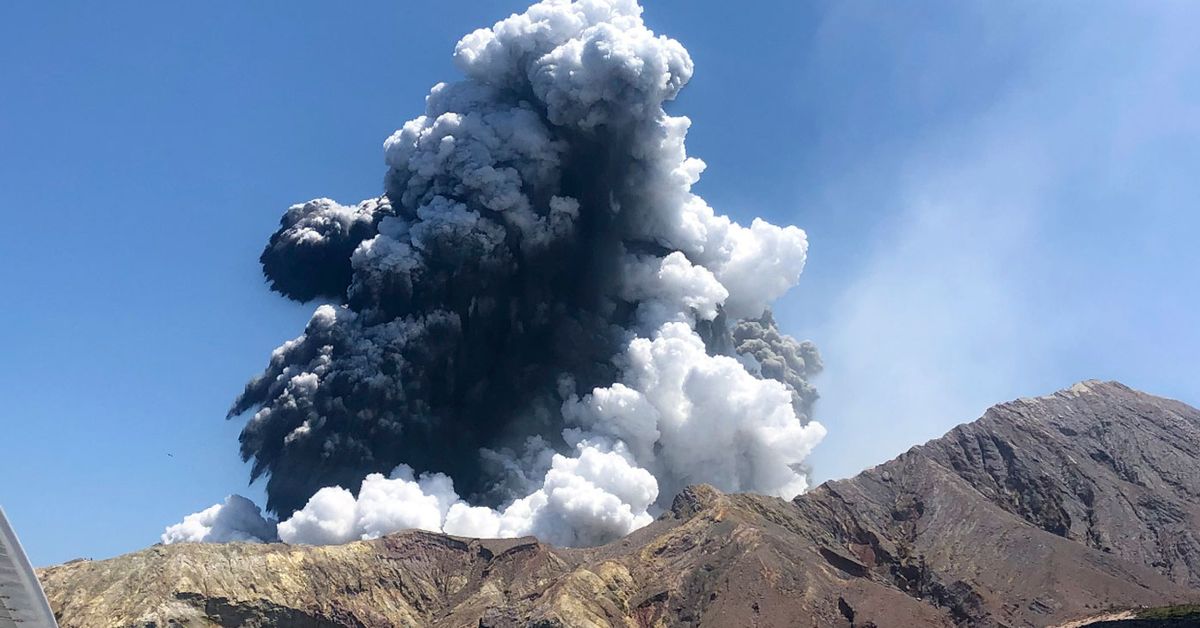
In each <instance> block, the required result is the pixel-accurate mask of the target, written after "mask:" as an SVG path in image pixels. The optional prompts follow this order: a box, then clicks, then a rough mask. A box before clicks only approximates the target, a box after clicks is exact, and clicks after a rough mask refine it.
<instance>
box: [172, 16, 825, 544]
mask: <svg viewBox="0 0 1200 628" xmlns="http://www.w3.org/2000/svg"><path fill="white" fill-rule="evenodd" d="M641 13H642V9H641V7H640V6H639V5H638V4H637V2H636V1H635V0H578V1H576V2H568V1H566V0H545V1H543V2H540V3H538V4H535V5H534V6H532V7H530V8H529V9H528V10H527V11H526V12H525V13H523V14H520V15H513V16H511V17H509V18H507V19H505V20H503V21H501V22H498V23H497V24H495V25H494V26H493V27H492V28H490V29H481V30H477V31H475V32H474V33H471V34H470V35H467V36H466V37H464V38H463V39H462V40H461V41H460V42H459V43H458V45H457V47H456V49H455V53H454V58H455V61H456V62H457V65H458V67H459V68H460V69H461V71H462V72H463V74H464V75H465V77H466V78H465V79H464V80H462V81H459V82H457V83H450V84H446V83H443V84H439V85H436V86H434V88H433V90H432V91H431V93H430V94H429V96H428V98H427V99H426V103H425V113H424V114H423V115H421V116H419V117H417V118H415V119H413V120H410V121H409V122H407V123H406V124H404V126H403V127H402V128H401V129H399V130H398V131H396V132H395V133H394V134H393V135H392V136H391V137H389V138H388V139H387V141H386V142H385V143H384V154H385V160H386V164H387V168H388V169H387V173H386V176H385V194H384V195H383V196H382V197H380V198H375V199H371V200H367V201H364V202H362V203H360V204H358V205H356V206H344V205H340V204H338V203H336V202H334V201H331V200H328V199H317V200H313V201H309V202H307V203H303V204H299V205H295V206H293V207H291V208H290V209H289V210H288V211H287V213H286V214H285V215H284V217H283V219H282V221H281V224H280V228H279V230H278V231H277V232H276V233H275V234H274V235H273V236H272V237H271V240H270V243H269V244H268V246H267V248H266V250H265V251H264V252H263V254H262V258H261V261H262V264H263V270H264V272H265V274H266V276H267V279H268V280H269V282H270V285H271V288H272V289H274V290H275V291H277V292H279V293H280V294H282V295H284V296H285V297H288V298H291V299H295V300H297V301H303V302H306V301H310V300H313V299H321V300H322V301H324V302H325V303H324V304H322V305H320V306H319V307H317V309H316V312H315V313H314V314H313V316H312V319H311V320H310V321H309V323H308V325H307V327H306V328H305V330H304V333H303V334H301V335H300V336H299V337H297V338H296V339H294V340H291V341H288V342H286V343H284V344H283V346H281V347H279V348H278V349H276V350H275V351H274V353H273V354H272V356H271V359H270V362H269V364H268V365H267V367H266V369H265V370H264V371H263V373H262V374H260V375H259V376H257V377H255V378H254V379H253V380H251V381H250V382H249V383H248V384H247V385H246V388H245V390H244V391H243V392H242V394H241V395H240V396H239V397H238V398H237V400H236V401H235V402H234V404H233V408H232V410H231V411H230V416H231V417H232V416H237V415H241V414H243V413H246V412H250V411H253V412H254V413H253V415H252V416H251V417H250V419H249V420H248V422H247V423H246V426H245V428H244V430H243V432H242V435H241V453H242V456H243V457H244V458H245V459H246V460H252V461H253V470H252V479H257V478H259V477H263V476H265V477H266V478H267V495H268V502H267V508H268V510H270V511H272V512H273V513H275V514H276V515H278V516H279V517H280V519H281V520H282V523H280V524H279V526H278V534H279V537H280V538H281V539H282V540H284V541H288V542H304V543H337V542H345V541H348V540H352V539H357V538H370V537H374V536H379V535H381V534H386V533H387V532H390V531H394V530H397V529H401V528H407V527H419V528H425V529H431V530H442V531H445V532H448V533H452V534H461V535H470V536H486V537H494V536H517V535H525V534H535V535H538V536H539V537H541V538H543V539H545V540H547V541H549V542H552V543H557V544H562V545H593V544H598V543H603V542H606V541H609V540H612V539H614V538H617V537H619V536H621V535H624V534H626V533H628V532H630V531H632V530H633V529H635V528H637V527H639V526H641V525H645V524H646V523H648V522H649V521H650V520H651V519H652V517H653V515H654V514H655V513H656V512H657V511H658V510H659V509H661V508H662V506H663V505H664V504H666V503H669V501H670V499H671V498H672V497H673V495H674V494H675V492H676V491H678V490H680V489H682V488H683V487H684V486H685V485H687V484H690V483H697V482H708V483H711V484H714V485H716V486H717V487H719V488H721V489H725V490H731V491H739V490H740V491H755V492H760V493H767V494H773V495H779V496H782V497H785V498H790V497H792V496H794V495H796V494H798V493H800V492H801V491H803V490H804V489H805V488H806V487H807V477H806V472H805V467H804V465H803V461H804V459H805V457H806V456H807V455H808V453H809V452H810V450H811V449H812V447H813V446H814V445H815V444H816V443H817V442H818V441H819V440H820V439H821V438H822V436H823V435H824V432H825V430H824V428H823V427H822V426H821V425H820V424H818V423H816V422H812V421H810V419H809V414H810V411H811V407H812V404H813V401H814V400H815V399H816V393H815V391H814V389H813V388H812V387H811V386H810V385H809V383H808V379H809V377H811V376H812V375H813V374H814V373H816V372H817V371H819V370H820V359H819V357H818V356H817V352H816V349H815V348H814V347H813V346H812V345H811V344H810V343H798V342H796V341H795V340H793V339H792V338H790V337H788V336H786V335H783V334H781V333H780V331H779V329H778V328H777V326H776V324H775V321H774V319H773V318H772V317H771V314H770V311H769V309H768V306H769V304H770V303H771V302H772V301H773V300H774V299H776V298H777V297H779V296H780V295H781V294H783V293H784V292H785V291H787V290H788V289H789V288H791V287H792V286H793V285H794V284H795V283H796V281H797V280H798V278H799V275H800V272H801V270H802V268H803V266H804V261H805V254H806V250H807V241H806V238H805V234H804V232H803V231H801V230H800V229H798V228H796V227H790V226H789V227H777V226H774V225H771V224H768V223H767V222H765V221H762V220H758V219H755V220H754V221H753V222H752V224H751V225H750V226H748V227H747V226H742V225H739V224H737V223H735V222H733V221H731V220H730V219H729V218H727V217H725V216H722V215H719V214H717V213H716V212H715V211H714V210H713V209H712V208H711V207H709V206H708V205H707V204H706V203H705V202H704V200H703V199H702V198H700V197H699V196H697V195H695V194H693V193H692V192H691V188H692V186H693V185H694V184H695V183H696V181H697V180H698V179H699V176H700V173H701V171H702V170H703V169H704V164H703V162H701V161H700V160H698V159H695V158H690V157H688V156H687V154H686V151H685V148H684V138H685V135H686V133H687V129H688V126H689V124H690V121H689V120H688V119H687V118H684V117H676V116H670V115H668V114H667V113H666V112H665V111H664V110H663V104H664V103H665V102H667V101H670V100H672V99H673V98H675V96H676V94H677V93H678V92H679V90H680V89H681V88H682V87H683V86H684V85H685V84H686V83H687V82H688V80H689V79H690V78H691V76H692V61H691V59H690V58H689V56H688V53H687V51H686V50H685V49H684V48H683V46H681V45H680V44H679V43H678V42H676V41H674V40H672V39H669V38H667V37H663V36H656V35H655V34H654V33H653V32H651V31H650V30H649V29H648V28H647V27H646V26H645V24H644V23H643V21H642V18H641ZM238 505H239V507H240V508H241V509H242V511H243V513H242V514H244V510H245V505H244V504H240V502H239V503H238ZM210 510H212V509H210ZM205 512H208V511H205ZM198 514H199V513H198ZM218 514H219V513H215V512H214V513H211V514H210V515H209V516H208V517H207V519H206V521H207V520H210V519H211V520H216V519H219V517H218ZM255 514H257V511H256V512H255ZM193 516H195V515H193ZM228 519H234V520H239V521H241V520H243V518H241V517H230V518H228ZM259 519H260V520H261V517H259ZM193 523H194V524H195V525H193V526H192V527H191V528H187V527H185V528H179V529H178V530H176V528H172V530H176V531H175V533H170V532H169V534H170V536H171V540H202V539H198V538H194V536H195V535H191V536H189V535H188V534H187V531H188V530H189V529H193V528H194V529H199V530H201V531H203V529H204V526H202V525H200V524H199V521H194V522H193ZM251 523H252V524H253V525H252V526H251V527H256V528H257V529H261V528H262V526H261V525H260V524H259V521H257V520H254V521H251ZM177 527H178V526H177ZM209 534H211V533H209ZM223 535H224V536H223V538H225V537H228V533H223ZM251 536H258V537H259V538H261V537H262V536H264V534H262V533H253V534H251ZM166 540H168V539H167V535H164V541H166Z"/></svg>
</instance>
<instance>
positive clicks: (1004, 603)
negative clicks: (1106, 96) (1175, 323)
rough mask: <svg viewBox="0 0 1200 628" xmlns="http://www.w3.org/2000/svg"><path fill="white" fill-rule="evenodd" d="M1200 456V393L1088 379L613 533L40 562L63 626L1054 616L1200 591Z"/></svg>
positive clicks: (957, 620)
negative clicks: (890, 450)
mask: <svg viewBox="0 0 1200 628" xmlns="http://www.w3.org/2000/svg"><path fill="white" fill-rule="evenodd" d="M1197 460H1200V411H1197V410H1195V409H1193V408H1190V407H1188V406H1186V405H1183V404H1181V403H1178V402H1175V401H1170V400H1166V399H1161V398H1157V397H1153V396H1150V395H1146V394H1143V393H1139V392H1136V391H1133V390H1131V389H1129V388H1126V387H1124V386H1122V385H1120V384H1116V383H1100V382H1086V383H1083V384H1077V385H1076V386H1074V387H1072V388H1071V389H1069V390H1065V391H1062V392H1059V393H1056V394H1054V395H1050V396H1047V397H1040V398H1037V399H1023V400H1018V401H1014V402H1010V403H1006V404H1002V405H999V406H996V407H994V408H992V409H990V410H989V411H988V412H987V413H986V414H985V415H984V416H983V417H982V418H980V419H979V420H977V421H975V422H974V423H970V424H967V425H962V426H959V427H957V428H955V429H954V430H952V431H951V432H950V433H948V434H947V435H946V436H944V437H942V438H940V439H937V440H934V441H931V442H929V443H927V444H925V445H922V446H919V447H915V448H913V449H912V450H910V451H909V452H907V453H905V454H903V455H901V456H900V457H899V458H897V459H895V460H893V461H891V462H888V463H885V464H882V465H880V466H878V467H875V468H873V469H870V470H868V471H865V472H864V473H862V474H860V475H858V476H857V477H855V478H853V479H850V480H843V481H837V482H830V483H827V484H824V485H822V486H820V487H817V488H816V489H814V490H813V491H811V492H809V493H808V494H806V495H804V496H801V497H799V498H797V499H796V500H794V501H792V502H787V501H783V500H779V499H774V498H768V497H762V496H756V495H725V494H721V493H719V492H717V491H716V490H714V489H712V488H710V487H705V486H697V487H692V488H690V489H688V490H687V491H685V492H684V493H683V494H681V495H679V496H678V497H677V498H676V499H675V503H674V505H673V507H672V509H671V510H670V511H669V512H667V513H665V514H664V515H663V516H662V517H661V518H660V519H659V520H658V521H656V522H655V523H654V524H652V525H650V526H648V527H647V528H643V529H642V530H639V531H638V532H636V533H634V534H633V535H630V536H629V537H627V538H625V539H622V540H620V541H617V542H615V543H612V544H610V545H607V546H604V547H600V548H592V549H558V548H553V547H550V546H547V545H544V544H541V543H538V542H537V541H536V540H534V539H516V540H473V539H460V538H454V537H448V536H445V535H440V534H431V533H425V532H415V531H414V532H405V533H401V534H396V535H392V536H389V537H385V538H382V539H378V540H374V541H365V542H359V543H353V544H349V545H343V546H336V547H292V546H287V545H281V544H276V545H241V544H233V545H186V544H185V545H174V546H169V547H161V546H158V547H153V548H150V549H147V550H145V551H142V552H137V553H134V554H129V555H126V556H121V557H118V558H114V559H111V560H105V561H97V562H76V563H72V564H67V565H62V566H58V567H51V568H49V569H46V570H43V571H42V573H41V574H40V575H41V577H42V580H43V582H44V584H45V588H46V591H47V594H48V595H49V598H50V601H51V605H52V606H53V608H54V610H55V612H56V613H57V614H58V616H59V618H60V622H61V624H62V626H64V628H72V627H76V626H79V627H83V626H87V627H95V626H144V627H149V626H154V627H163V626H180V625H182V626H311V627H327V626H329V627H333V626H361V627H366V626H472V627H475V626H479V627H495V628H500V627H508V626H539V627H553V626H692V625H697V626H872V625H874V626H878V627H881V628H882V627H886V626H955V625H980V626H992V625H995V626H1001V625H1003V626H1052V625H1060V624H1066V623H1068V622H1071V621H1073V620H1079V619H1080V618H1084V617H1089V616H1096V615H1099V614H1101V612H1102V611H1104V610H1106V609H1111V608H1128V607H1138V606H1165V605H1169V604H1180V603H1186V602H1196V601H1200V537H1198V532H1197V531H1198V530H1200V465H1198V464H1197ZM1076 625H1078V623H1076Z"/></svg>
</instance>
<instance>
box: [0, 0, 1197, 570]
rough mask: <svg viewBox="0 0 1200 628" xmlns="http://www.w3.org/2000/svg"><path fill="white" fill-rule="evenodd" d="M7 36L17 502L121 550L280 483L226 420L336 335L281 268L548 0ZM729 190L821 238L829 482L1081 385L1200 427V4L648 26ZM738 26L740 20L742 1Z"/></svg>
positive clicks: (29, 512) (50, 22) (130, 12)
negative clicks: (270, 286) (467, 47)
mask: <svg viewBox="0 0 1200 628" xmlns="http://www.w3.org/2000/svg"><path fill="white" fill-rule="evenodd" d="M279 6H280V5H278V4H274V3H265V2H262V3H244V2H231V1H227V2H216V3H204V4H203V5H200V4H192V5H186V4H183V5H181V4H174V3H172V4H171V5H170V6H168V5H167V4H163V3H135V2H131V1H130V2H108V3H89V2H82V1H79V2H61V3H20V4H17V3H7V4H5V5H4V6H3V8H0V60H2V63H0V85H3V86H4V95H3V96H2V97H0V147H3V149H4V153H3V160H4V167H3V168H0V191H2V192H3V198H4V201H5V204H6V205H5V209H4V210H3V223H2V224H3V228H2V229H0V286H3V287H4V288H5V289H6V293H7V295H8V299H7V303H6V304H5V306H4V307H3V308H0V347H3V349H2V353H0V356H2V358H0V400H2V401H3V403H2V404H0V434H2V436H0V438H2V439H3V441H2V442H3V443H4V445H5V447H4V454H3V455H2V456H0V477H2V478H4V482H3V483H0V486H2V488H0V504H3V506H4V507H5V509H6V510H7V511H8V513H9V515H10V517H11V518H12V519H13V520H14V522H15V524H16V525H17V528H18V530H19V531H20V532H21V534H22V537H23V540H24V542H25V545H26V546H27V549H28V550H29V552H30V554H31V557H32V559H33V561H34V562H35V563H37V564H50V563H55V562H60V561H63V560H68V559H71V558H75V557H95V558H100V557H105V556H110V555H114V554H117V553H121V552H125V551H129V550H133V549H137V548H140V547H143V546H145V545H147V544H149V543H152V542H154V541H155V540H157V537H158V534H159V533H160V532H161V531H162V528H163V527H164V526H165V525H167V524H170V523H173V522H175V521H178V520H179V518H180V517H181V516H182V515H184V514H186V513H190V512H193V511H196V510H198V509H200V508H203V507H205V506H208V505H210V504H212V503H214V502H216V501H219V500H220V499H221V498H222V497H224V496H225V495H226V494H228V493H230V492H234V491H237V492H241V493H243V494H246V495H248V496H250V497H251V498H255V499H259V498H260V490H259V489H258V488H257V487H252V488H247V487H246V486H245V485H246V478H247V470H246V468H245V466H243V465H242V464H241V462H240V461H239V459H238V457H237V444H236V439H237V434H238V432H239V431H240V427H241V423H240V422H239V421H232V422H227V421H225V420H223V416H224V414H225V411H226V409H227V408H228V405H229V403H230V402H231V401H232V399H233V397H234V396H235V395H236V393H237V392H239V390H240V388H241V386H242V384H243V383H244V381H245V380H246V378H247V377H249V376H250V375H252V374H254V373H257V372H258V371H259V370H260V369H261V367H262V366H263V364H264V363H265V361H266V359H267V356H268V355H269V352H270V351H271V349H273V348H274V347H275V346H276V345H278V344H279V343H280V342H281V341H282V340H284V339H287V338H290V337H293V336H295V335H296V334H297V333H298V332H299V331H300V330H301V328H302V326H303V323H304V321H305V320H307V318H308V315H309V313H310V311H311V307H310V306H297V305H294V304H291V303H289V302H286V301H285V300H284V299H282V298H279V297H277V296H274V295H272V294H271V293H269V292H268V291H267V290H266V288H265V285H264V283H263V280H262V278H261V275H260V274H259V269H258V266H257V261H256V259H257V255H258V253H259V251H260V250H261V247H262V246H263V244H264V243H265V242H266V240H267V237H268V236H269V235H270V233H271V232H272V231H273V230H274V227H275V225H276V222H277V220H278V218H279V215H280V213H281V212H282V210H283V209H285V208H286V207H287V206H288V205H290V204H291V203H294V202H297V201H302V200H306V199H309V198H312V197H316V196H330V197H332V198H335V199H338V200H340V201H343V202H353V201H357V200H359V199H361V198H365V197H368V196H371V195H374V194H376V193H378V191H379V190H380V188H381V179H382V175H383V164H382V156H381V152H382V151H381V144H382V141H383V139H384V138H385V137H386V136H387V135H388V134H389V133H390V132H391V131H392V130H393V129H395V128H396V127H398V126H399V125H400V124H402V123H403V122H404V121H405V120H407V119H409V118H411V117H413V116H414V115H416V114H417V113H418V112H419V111H420V110H421V107H422V99H423V97H424V95H425V94H426V92H427V91H428V88H429V87H430V86H431V85H432V84H433V83H435V82H437V81H440V80H450V79H453V78H455V77H456V76H457V74H456V72H455V71H454V68H453V65H452V61H451V58H450V52H451V50H452V48H453V45H454V42H455V41H456V40H457V39H458V38H459V37H460V36H461V35H463V34H464V33H466V32H468V31H470V30H472V29H474V28H476V27H478V26H484V25H489V24H491V23H492V22H494V21H495V20H496V19H498V18H500V17H503V16H505V15H507V14H508V13H510V12H512V11H515V10H518V9H520V8H522V7H523V3H520V2H507V1H504V2H500V1H496V0H490V1H487V2H484V1H476V2H458V3H453V5H451V3H446V2H433V1H430V0H421V1H414V0H408V1H406V2H402V3H401V2H383V1H378V2H356V3H340V4H337V5H334V4H329V3H317V2H296V3H290V4H289V5H288V6H287V8H286V10H284V11H281V10H280V8H279ZM646 6H647V21H648V22H649V23H650V24H651V25H652V27H654V28H655V29H656V30H658V31H660V32H663V33H666V34H669V35H671V36H673V37H675V38H676V39H679V40H680V41H681V42H683V44H684V45H685V46H687V48H688V49H689V51H690V52H691V54H692V57H693V59H694V60H695V62H696V67H697V71H696V76H695V78H694V79H693V81H692V84H691V85H690V86H689V87H688V88H687V89H685V91H684V93H683V95H682V96H681V98H680V99H679V100H678V102H676V103H674V104H673V106H672V108H671V109H672V112H673V113H677V114H686V115H688V116H689V117H691V118H692V120H693V127H692V131H691V134H690V136H689V150H690V152H691V153H692V154H694V155H697V156H699V157H701V158H703V159H704V160H705V161H706V162H707V163H708V164H709V169H708V171H707V172H706V173H705V175H704V178H703V180H702V181H701V183H700V186H699V190H698V191H699V192H700V193H701V194H702V195H703V196H705V198H706V199H707V200H708V201H709V202H710V204H712V205H713V206H714V207H716V208H717V209H718V210H719V211H723V212H725V213H728V214H730V215H732V216H734V217H735V218H737V219H739V220H741V221H743V222H748V221H749V220H750V219H751V218H752V217H753V216H756V215H761V216H764V217H766V218H768V219H769V220H771V221H773V222H776V223H791V224H797V225H799V226H801V227H804V228H805V229H806V230H807V231H808V233H809V238H810V241H811V250H810V259H809V266H808V270H807V271H806V274H805V276H804V278H803V279H802V280H801V284H800V287H799V288H798V289H797V290H795V291H793V293H791V294H789V295H788V296H786V297H785V298H784V299H783V300H782V301H781V302H780V303H779V305H778V312H779V318H780V320H781V321H782V323H783V325H784V327H785V329H787V330H788V331H790V332H792V333H793V334H794V335H797V336H803V337H808V338H812V339H813V340H815V341H816V342H817V343H818V345H819V346H820V347H821V349H822V352H823V354H824V356H825V361H826V364H827V370H826V373H825V374H823V375H822V376H821V378H820V379H819V380H818V381H817V384H818V386H819V388H820V389H821V390H822V393H823V400H822V402H821V404H820V405H819V406H818V410H817V414H818V418H819V419H820V420H821V421H823V422H824V423H825V424H826V425H827V427H828V428H829V430H830V434H829V437H828V438H827V439H826V442H825V443H824V444H823V445H822V446H821V448H820V449H819V450H818V452H817V454H815V456H814V458H813V463H814V465H815V468H816V474H817V477H818V479H827V478H831V477H842V476H847V475H851V474H853V473H854V472H855V471H857V470H858V469H861V468H863V467H865V466H869V465H871V464H875V463H877V462H882V461H883V460H885V459H886V458H888V457H890V456H892V455H894V454H896V453H899V452H901V451H903V450H904V449H906V448H908V447H909V446H911V445H913V444H916V443H918V442H923V441H924V440H927V439H929V438H932V437H935V436H937V435H939V434H941V433H942V432H944V431H945V430H946V429H948V428H949V427H951V426H953V425H955V424H957V423H960V422H963V421H967V420H970V419H972V418H974V417H976V416H978V415H979V414H980V413H981V412H982V411H983V410H984V409H985V408H986V407H987V406H988V405H990V404H991V403H994V402H998V401H1002V400H1006V399H1009V398H1013V397H1017V396H1023V395H1034V394H1041V393H1046V392H1050V391H1052V390H1055V389H1058V388H1062V387H1065V386H1067V385H1069V384H1071V383H1072V382H1074V381H1076V380H1079V379H1084V378H1093V377H1094V378H1113V379H1120V380H1122V381H1125V382H1126V383H1129V384H1131V385H1134V386H1137V387H1140V388H1144V389H1146V390H1148V391H1150V392H1154V393H1158V394H1163V395H1167V396H1172V397H1176V398H1180V399H1183V400H1185V401H1188V402H1190V403H1193V404H1196V403H1200V381H1197V379H1196V378H1195V377H1194V376H1193V364H1192V362H1193V360H1194V359H1195V357H1196V356H1197V355H1198V353H1200V326H1197V324H1196V318H1197V317H1196V314H1195V312H1196V310H1197V308H1200V273H1198V272H1197V269H1198V267H1200V250H1198V248H1197V247H1196V245H1195V241H1196V238H1197V233H1198V231H1200V215H1198V213H1197V212H1196V209H1195V207H1196V204H1197V199H1198V198H1200V177H1197V176H1196V173H1197V171H1198V168H1200V43H1198V42H1197V41H1196V38H1195V37H1194V33H1189V32H1188V31H1189V29H1190V27H1191V26H1192V25H1194V24H1196V23H1198V21H1200V5H1196V4H1194V3H1184V2H1178V3H1173V2H1160V3H1153V4H1152V3H1134V2H1129V3H1115V2H1087V3H1085V2H1059V3H1038V2H1012V3H983V2H912V3H889V2H854V1H851V2H803V3H801V2H766V1H764V2H760V3H755V4H754V5H753V8H752V9H746V8H734V7H735V5H733V4H730V3H727V2H720V1H716V0H712V1H702V2H689V3H681V2H670V1H667V0H647V2H646ZM739 6H740V5H739Z"/></svg>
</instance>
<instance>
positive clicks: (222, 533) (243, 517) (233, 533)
mask: <svg viewBox="0 0 1200 628" xmlns="http://www.w3.org/2000/svg"><path fill="white" fill-rule="evenodd" d="M275 536H276V535H275V522H273V521H268V520H267V519H266V518H264V517H263V515H262V509H261V508H259V507H258V506H255V505H254V502H252V501H250V500H248V499H246V498H245V497H242V496H241V495H230V496H229V497H227V498H225V501H224V502H222V503H220V504H216V505H213V506H210V507H208V508H205V509H204V510H201V511H200V512H197V513H192V514H190V515H188V516H186V517H184V518H183V521H181V522H179V523H177V524H175V525H173V526H170V527H168V528H167V530H166V532H163V535H162V542H163V543H167V544H170V543H182V542H192V543H228V542H231V541H241V542H243V543H266V542H269V541H273V540H275Z"/></svg>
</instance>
